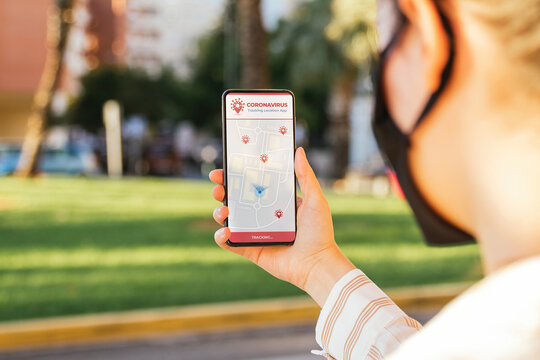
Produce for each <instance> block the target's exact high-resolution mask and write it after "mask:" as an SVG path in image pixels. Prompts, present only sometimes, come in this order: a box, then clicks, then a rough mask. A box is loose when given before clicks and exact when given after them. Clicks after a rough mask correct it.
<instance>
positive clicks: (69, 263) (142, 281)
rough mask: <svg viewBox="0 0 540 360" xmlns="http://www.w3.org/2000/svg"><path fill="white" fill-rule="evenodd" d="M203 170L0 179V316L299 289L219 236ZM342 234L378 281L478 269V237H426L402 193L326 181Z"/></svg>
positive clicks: (457, 275) (456, 275)
mask: <svg viewBox="0 0 540 360" xmlns="http://www.w3.org/2000/svg"><path fill="white" fill-rule="evenodd" d="M211 189H212V185H211V184H210V183H209V182H208V181H188V180H173V179H123V180H108V179H86V178H41V179H34V180H29V181H21V180H18V179H11V178H5V179H0V320H11V319H23V318H33V317H45V316H56V315H67V314H79V313H90V312H102V311H118V310H130V309H140V308H148V307H163V306H177V305H183V304H193V303H207V302H216V301H230V300H240V299H257V298H268V297H280V296H291V295H300V294H302V292H301V291H300V290H299V289H297V288H295V287H293V286H292V285H290V284H287V283H284V282H282V281H279V280H277V279H275V278H273V277H272V276H270V275H268V274H267V273H265V272H264V271H263V270H261V269H259V268H257V267H256V266H254V265H253V264H252V263H251V262H249V261H248V260H246V259H243V258H241V257H239V256H237V255H234V254H232V253H229V252H227V251H224V250H223V249H220V248H219V247H217V246H216V245H215V243H214V240H213V233H214V231H215V230H216V229H217V228H218V227H219V226H218V225H217V224H215V223H214V222H213V220H212V210H213V208H214V207H215V206H216V205H217V204H218V203H217V202H215V201H214V200H213V199H212V198H211V195H210V191H211ZM327 196H328V200H329V203H330V207H331V209H332V214H333V215H332V216H333V220H334V228H335V237H336V241H337V242H338V244H339V245H340V246H341V248H342V249H343V251H344V253H345V254H346V255H347V256H349V257H350V258H351V260H352V261H353V262H354V263H355V264H356V265H357V266H358V267H359V268H361V269H362V270H364V271H365V272H366V273H367V274H368V275H369V276H370V277H372V278H373V280H375V281H376V282H377V283H378V284H379V285H381V286H383V287H388V286H403V285H413V284H428V283H439V282H455V281H464V280H467V281H468V280H474V279H477V278H479V277H480V276H481V269H480V264H479V257H478V249H477V247H476V246H466V247H452V248H442V249H441V248H428V247H426V246H425V244H424V243H423V241H422V239H421V236H420V233H419V230H418V228H417V227H416V225H415V222H414V220H413V218H412V217H411V215H410V212H409V209H408V207H407V205H406V204H405V203H404V202H403V201H401V200H398V199H395V198H384V199H377V198H372V197H368V196H351V195H339V194H335V193H332V192H327Z"/></svg>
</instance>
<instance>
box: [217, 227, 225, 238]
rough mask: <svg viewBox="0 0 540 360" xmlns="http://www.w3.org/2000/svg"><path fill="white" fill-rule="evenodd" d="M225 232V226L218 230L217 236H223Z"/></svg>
mask: <svg viewBox="0 0 540 360" xmlns="http://www.w3.org/2000/svg"><path fill="white" fill-rule="evenodd" d="M224 234H225V228H221V229H219V230H218V231H216V238H217V237H223V235H224Z"/></svg>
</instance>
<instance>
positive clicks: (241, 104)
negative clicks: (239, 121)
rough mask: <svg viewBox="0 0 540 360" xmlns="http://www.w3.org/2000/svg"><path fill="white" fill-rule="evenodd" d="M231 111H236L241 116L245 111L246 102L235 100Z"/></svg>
mask: <svg viewBox="0 0 540 360" xmlns="http://www.w3.org/2000/svg"><path fill="white" fill-rule="evenodd" d="M231 109H233V110H234V111H236V113H237V114H240V111H242V110H244V102H243V101H242V99H234V100H233V101H232V102H231Z"/></svg>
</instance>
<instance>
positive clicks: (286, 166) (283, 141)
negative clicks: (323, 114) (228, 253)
mask: <svg viewBox="0 0 540 360" xmlns="http://www.w3.org/2000/svg"><path fill="white" fill-rule="evenodd" d="M225 106H226V120H225V121H226V137H227V149H226V156H227V205H228V207H229V219H228V226H229V228H230V229H231V232H232V233H234V232H244V233H246V232H253V233H256V235H257V236H261V234H263V233H264V234H266V233H271V232H293V231H295V216H296V214H295V196H296V191H295V178H294V153H293V152H294V120H293V117H294V109H293V104H292V95H290V94H288V93H229V94H227V95H226V99H225ZM273 239H274V237H273V236H266V237H262V238H260V237H259V238H257V237H255V238H253V239H252V240H261V241H262V240H264V241H267V240H273Z"/></svg>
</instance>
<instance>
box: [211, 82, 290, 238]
mask: <svg viewBox="0 0 540 360" xmlns="http://www.w3.org/2000/svg"><path fill="white" fill-rule="evenodd" d="M229 93H284V94H289V95H291V96H292V104H293V164H294V160H295V157H296V104H295V98H294V93H293V92H292V91H290V90H287V89H227V90H225V91H224V92H223V95H221V129H222V130H221V133H222V135H221V137H222V142H223V187H224V188H225V196H224V198H223V204H224V205H225V206H227V203H228V201H227V200H228V199H227V195H228V192H227V124H226V106H227V104H226V103H225V100H226V97H227V95H228V94H229ZM262 120H264V119H262ZM293 172H294V239H293V240H292V241H283V242H241V243H238V242H232V241H230V240H227V242H226V243H227V245H229V246H233V247H248V246H274V245H293V244H294V243H295V241H296V235H297V227H298V225H297V216H298V214H297V212H298V209H297V206H298V204H297V202H296V181H297V180H296V171H294V167H293ZM224 224H225V226H228V218H227V219H225V223H224Z"/></svg>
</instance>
